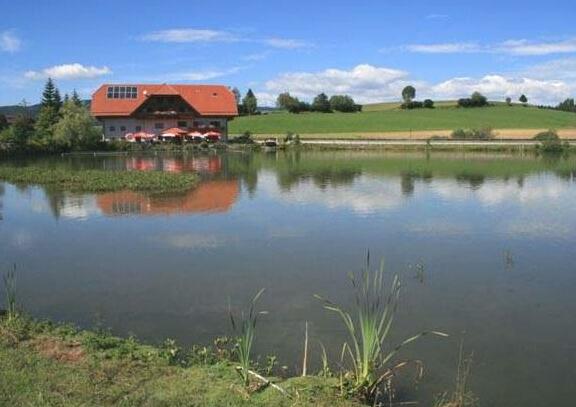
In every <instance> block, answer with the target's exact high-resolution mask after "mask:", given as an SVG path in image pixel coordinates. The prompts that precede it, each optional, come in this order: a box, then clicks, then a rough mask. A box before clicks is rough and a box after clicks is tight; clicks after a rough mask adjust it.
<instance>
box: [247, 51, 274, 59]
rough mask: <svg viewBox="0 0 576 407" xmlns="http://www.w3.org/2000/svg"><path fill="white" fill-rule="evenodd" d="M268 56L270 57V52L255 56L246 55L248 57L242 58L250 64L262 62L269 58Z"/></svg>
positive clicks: (258, 53)
mask: <svg viewBox="0 0 576 407" xmlns="http://www.w3.org/2000/svg"><path fill="white" fill-rule="evenodd" d="M268 55H270V52H269V51H266V52H257V53H255V54H249V55H246V56H244V57H242V59H243V60H244V61H249V62H255V61H262V60H264V59H266V58H268Z"/></svg>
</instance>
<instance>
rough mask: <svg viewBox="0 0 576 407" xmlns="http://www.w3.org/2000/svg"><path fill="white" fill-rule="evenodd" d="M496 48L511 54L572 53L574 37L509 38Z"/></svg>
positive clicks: (574, 48) (575, 49) (575, 51)
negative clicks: (562, 38) (557, 39)
mask: <svg viewBox="0 0 576 407" xmlns="http://www.w3.org/2000/svg"><path fill="white" fill-rule="evenodd" d="M496 50H497V51H499V52H503V53H507V54H512V55H549V54H573V53H576V38H572V39H569V40H565V41H555V42H554V41H550V42H531V41H528V40H510V41H505V42H503V43H501V44H500V45H499V46H497V47H496Z"/></svg>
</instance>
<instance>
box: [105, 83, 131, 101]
mask: <svg viewBox="0 0 576 407" xmlns="http://www.w3.org/2000/svg"><path fill="white" fill-rule="evenodd" d="M106 96H107V97H108V99H136V98H137V97H138V88H137V87H136V86H108V89H107V92H106Z"/></svg>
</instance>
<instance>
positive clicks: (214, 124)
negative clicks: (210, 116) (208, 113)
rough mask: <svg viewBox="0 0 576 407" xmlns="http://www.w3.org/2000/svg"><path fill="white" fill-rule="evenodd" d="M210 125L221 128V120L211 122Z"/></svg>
mask: <svg viewBox="0 0 576 407" xmlns="http://www.w3.org/2000/svg"><path fill="white" fill-rule="evenodd" d="M210 126H214V127H216V128H217V129H219V128H220V122H210Z"/></svg>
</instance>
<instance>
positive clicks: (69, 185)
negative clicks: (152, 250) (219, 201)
mask: <svg viewBox="0 0 576 407" xmlns="http://www.w3.org/2000/svg"><path fill="white" fill-rule="evenodd" d="M0 180H3V181H7V182H10V183H12V184H23V185H42V186H47V187H53V188H57V189H62V190H66V191H71V192H105V191H119V190H123V189H129V190H132V191H150V192H154V193H166V192H180V191H187V190H189V189H191V188H193V187H194V186H195V185H196V184H197V181H198V179H197V176H196V175H194V174H190V173H181V174H174V173H168V172H161V171H103V170H81V171H73V170H68V169H63V168H58V169H52V168H47V167H32V166H30V167H16V166H0Z"/></svg>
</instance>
